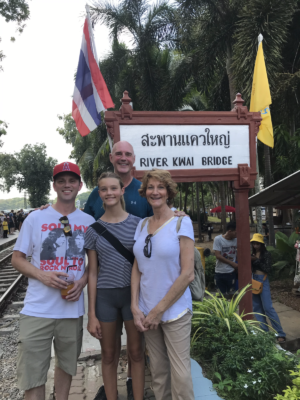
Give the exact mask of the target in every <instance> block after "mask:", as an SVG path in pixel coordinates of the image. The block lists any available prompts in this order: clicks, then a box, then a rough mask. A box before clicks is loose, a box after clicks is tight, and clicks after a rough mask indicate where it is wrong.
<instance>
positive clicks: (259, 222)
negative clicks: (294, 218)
mask: <svg viewBox="0 0 300 400" xmlns="http://www.w3.org/2000/svg"><path fill="white" fill-rule="evenodd" d="M257 39H258V46H259V45H260V43H261V42H262V41H263V35H262V34H261V33H260V34H259V35H258V38H257ZM256 171H257V175H256V179H255V194H256V193H259V192H260V182H259V163H258V148H257V138H256ZM255 214H256V223H257V233H260V234H263V230H262V216H261V207H260V206H258V207H256V212H255Z"/></svg>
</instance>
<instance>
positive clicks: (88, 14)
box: [85, 4, 99, 66]
mask: <svg viewBox="0 0 300 400" xmlns="http://www.w3.org/2000/svg"><path fill="white" fill-rule="evenodd" d="M85 9H86V16H87V20H88V24H89V28H90V34H91V38H92V45H93V51H94V56H95V59H96V61H97V64H98V66H99V58H98V56H97V49H96V44H95V37H94V31H93V29H92V24H91V17H90V6H89V5H88V4H86V5H85Z"/></svg>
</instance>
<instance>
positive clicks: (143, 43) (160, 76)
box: [91, 0, 189, 111]
mask: <svg viewBox="0 0 300 400" xmlns="http://www.w3.org/2000/svg"><path fill="white" fill-rule="evenodd" d="M91 15H92V21H93V23H94V24H96V23H98V22H101V23H103V24H105V25H106V26H107V27H108V28H109V31H110V36H111V38H112V39H113V42H114V44H115V43H117V41H118V38H119V37H120V35H121V34H122V33H126V34H129V35H130V39H131V44H132V49H131V50H130V51H129V50H127V51H125V50H124V49H123V50H124V51H123V52H122V51H120V52H119V55H120V56H121V57H123V63H122V62H121V63H120V62H119V60H120V58H118V61H117V60H116V58H114V59H111V60H110V61H109V58H110V57H107V59H106V62H107V64H109V65H112V64H113V63H114V64H115V65H116V64H117V65H118V66H116V67H115V70H116V69H118V68H119V66H120V65H123V69H122V73H121V76H120V74H119V75H118V76H116V74H115V75H114V83H113V84H114V85H115V87H116V86H117V90H118V95H119V96H120V94H122V92H123V91H124V89H127V90H128V91H129V93H130V97H131V99H132V100H133V104H134V109H135V110H149V111H150V110H176V109H178V108H179V106H180V105H181V103H182V99H183V97H184V96H185V95H186V93H187V90H188V88H187V85H186V83H187V80H188V79H189V77H186V76H183V77H181V79H179V80H178V76H175V74H176V72H178V71H179V69H177V68H176V67H177V65H178V57H177V55H176V53H174V52H173V51H172V50H171V48H170V44H171V43H172V41H173V40H174V39H175V37H176V31H175V28H174V23H173V20H174V9H173V7H171V6H169V5H168V4H167V2H165V1H162V2H159V3H157V4H155V5H153V6H151V7H150V6H149V4H148V2H147V0H123V1H121V2H120V3H119V4H118V5H115V4H113V3H110V2H98V3H95V4H94V6H93V7H91ZM100 67H101V70H102V73H103V76H104V78H105V79H106V72H107V76H108V77H109V76H112V75H113V74H114V71H111V72H109V71H107V69H106V70H105V71H104V69H103V62H102V63H101V64H100ZM117 72H120V71H117ZM108 81H109V79H108ZM125 84H126V85H127V86H129V87H124V85H125ZM108 85H109V84H108ZM175 88H176V93H175Z"/></svg>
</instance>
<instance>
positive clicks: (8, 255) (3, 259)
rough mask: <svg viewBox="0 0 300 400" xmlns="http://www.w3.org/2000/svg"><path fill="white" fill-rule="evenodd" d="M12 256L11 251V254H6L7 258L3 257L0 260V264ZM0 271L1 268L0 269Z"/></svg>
mask: <svg viewBox="0 0 300 400" xmlns="http://www.w3.org/2000/svg"><path fill="white" fill-rule="evenodd" d="M12 255H13V251H12V252H11V253H9V254H7V256H5V257H3V258H2V259H1V260H0V264H1V263H3V262H4V261H6V260H7V259H8V258H9V257H11V256H12ZM0 269H1V268H0Z"/></svg>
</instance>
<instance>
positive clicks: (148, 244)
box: [144, 234, 153, 258]
mask: <svg viewBox="0 0 300 400" xmlns="http://www.w3.org/2000/svg"><path fill="white" fill-rule="evenodd" d="M152 236H153V235H151V234H150V235H148V236H147V237H146V239H145V246H144V256H145V257H147V258H150V257H151V252H152V242H151V238H152Z"/></svg>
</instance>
